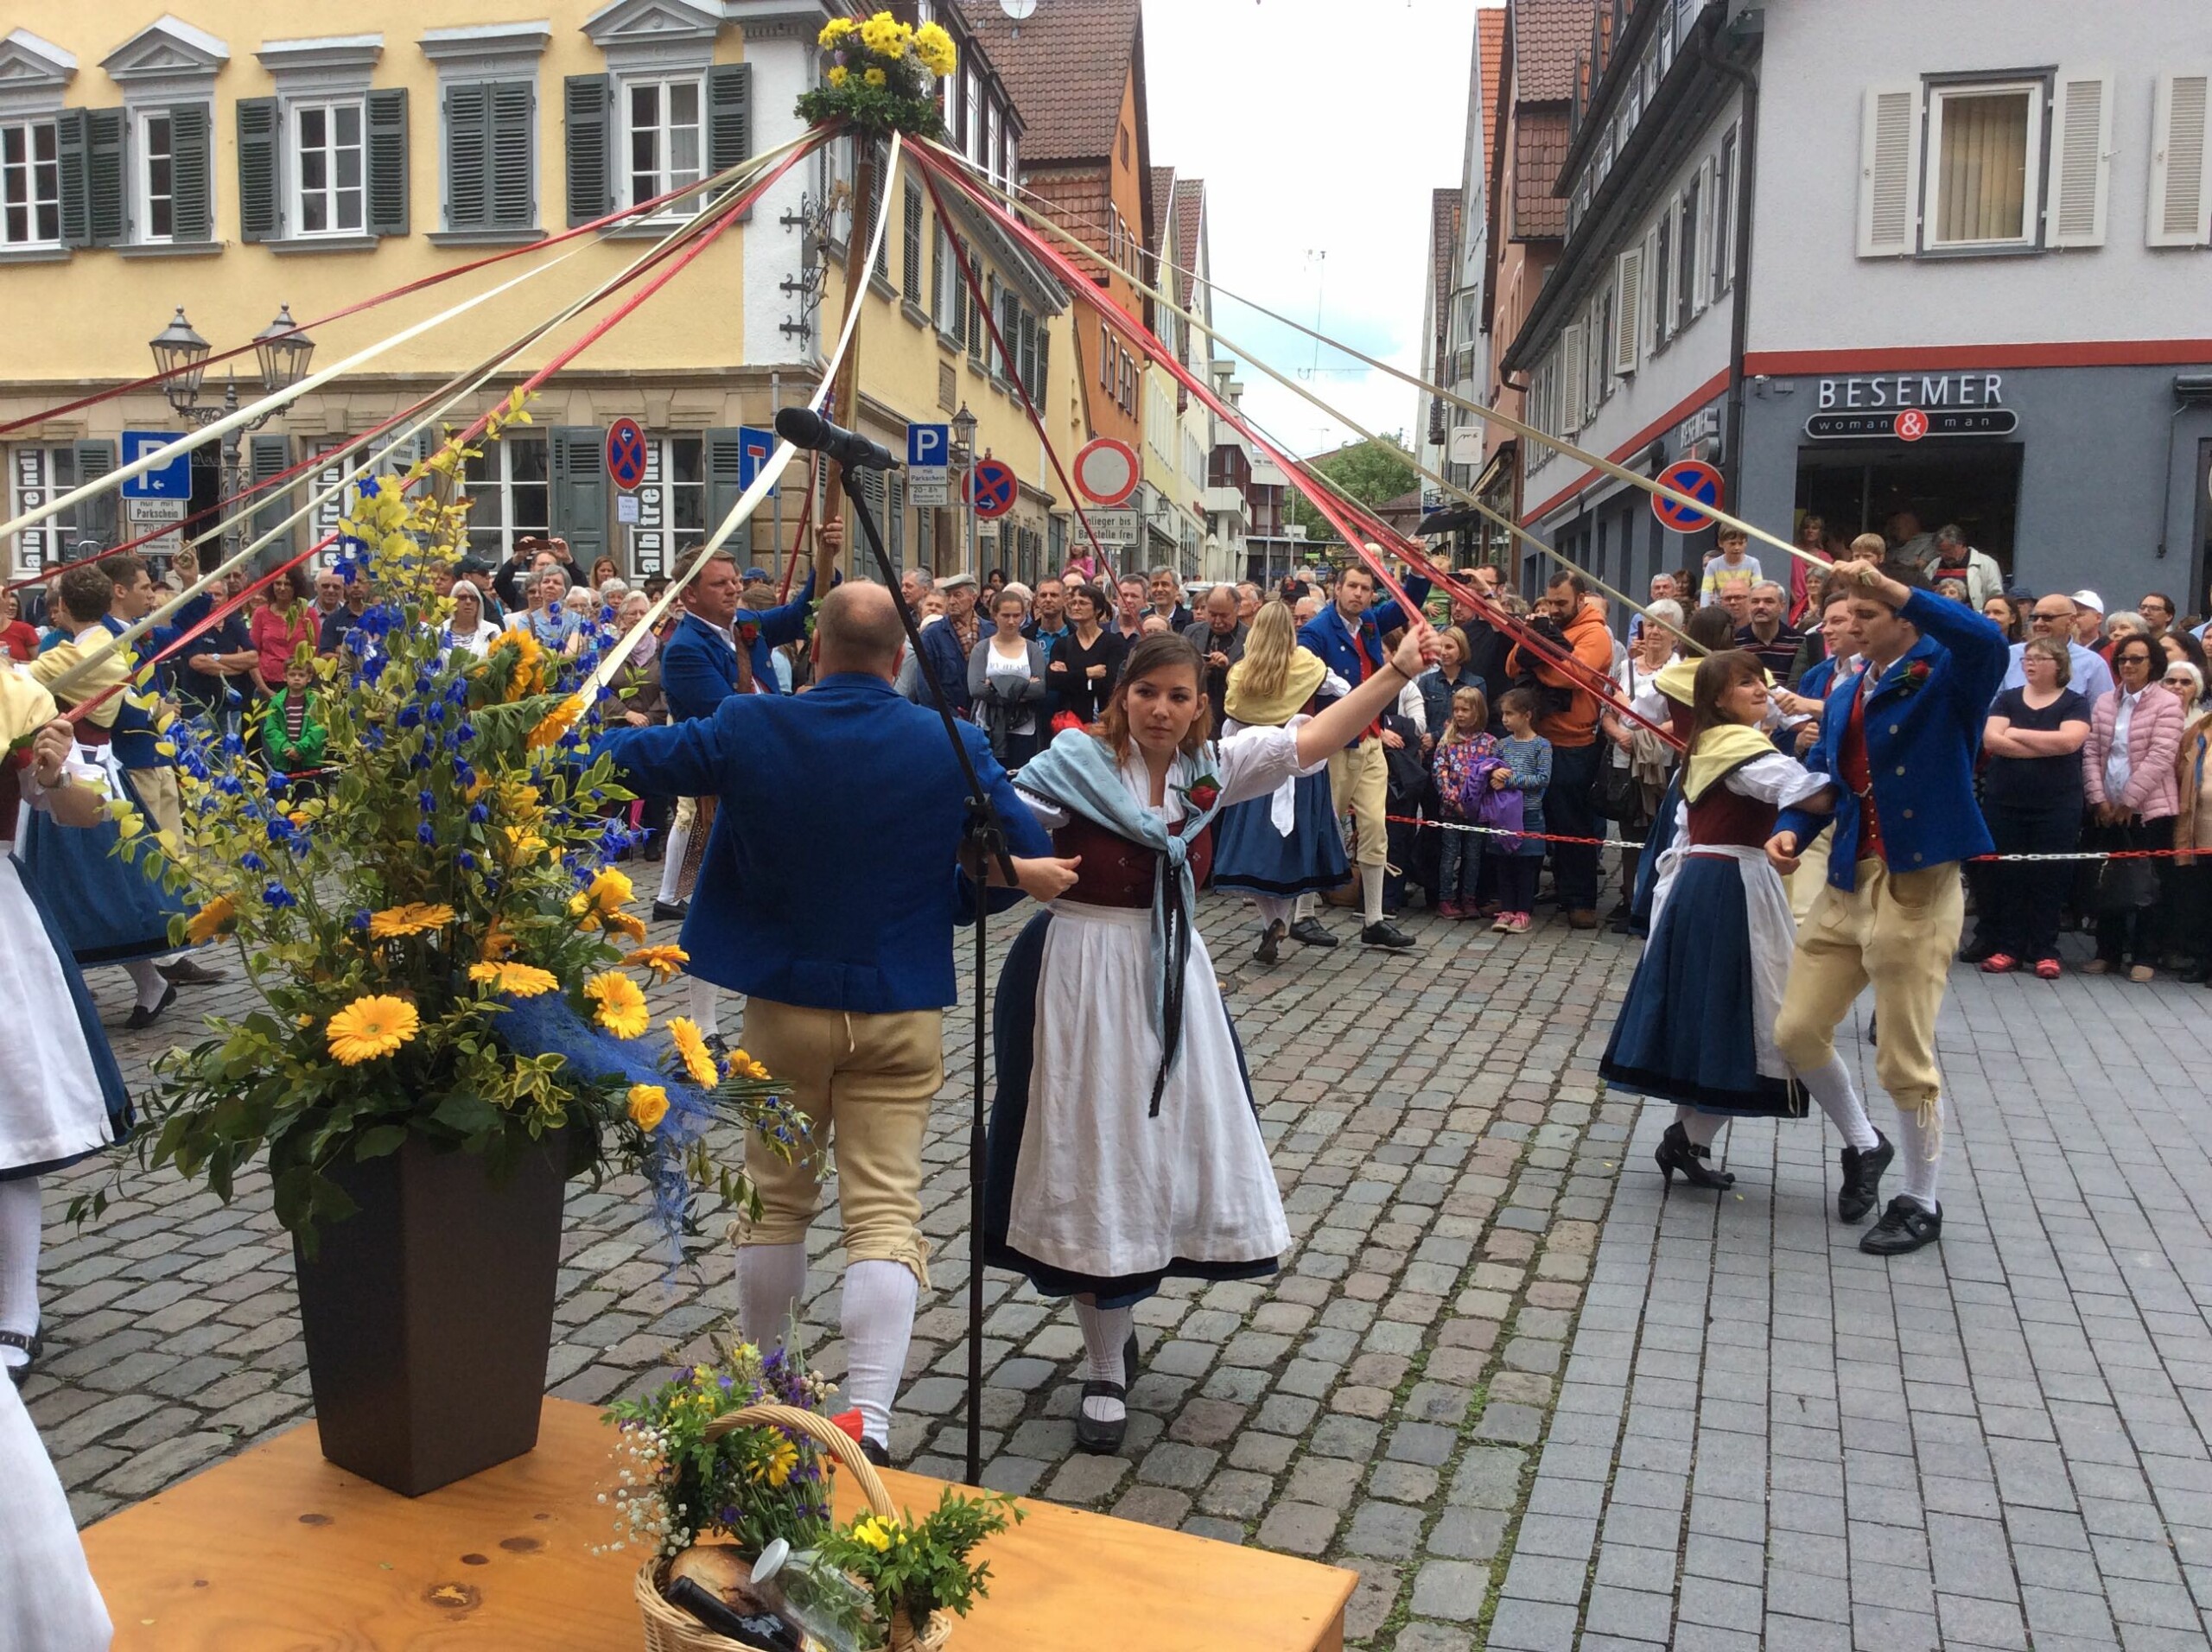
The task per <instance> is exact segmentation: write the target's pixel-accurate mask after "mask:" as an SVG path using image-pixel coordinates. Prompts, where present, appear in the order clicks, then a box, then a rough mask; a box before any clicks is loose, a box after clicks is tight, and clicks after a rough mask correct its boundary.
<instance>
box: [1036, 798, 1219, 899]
mask: <svg viewBox="0 0 2212 1652" xmlns="http://www.w3.org/2000/svg"><path fill="white" fill-rule="evenodd" d="M1052 852H1053V853H1054V854H1055V855H1059V856H1060V857H1061V858H1063V859H1066V858H1067V857H1069V856H1071V855H1081V856H1082V857H1083V864H1082V865H1081V866H1080V867H1077V868H1076V879H1075V886H1074V887H1073V888H1071V889H1070V890H1069V891H1068V892H1067V894H1066V895H1065V899H1069V900H1073V901H1079V902H1081V903H1083V904H1084V905H1089V906H1140V907H1141V906H1149V905H1152V891H1153V885H1154V881H1155V880H1156V878H1157V876H1158V868H1159V863H1160V851H1159V850H1158V849H1151V848H1146V847H1145V846H1144V845H1143V844H1141V843H1132V842H1130V841H1129V840H1128V838H1126V837H1123V836H1122V835H1121V834H1120V833H1118V832H1111V831H1109V830H1107V829H1106V828H1105V827H1103V826H1101V825H1099V824H1098V823H1096V822H1095V821H1090V820H1086V819H1084V817H1083V816H1080V815H1077V816H1076V817H1075V818H1074V819H1072V820H1071V821H1070V822H1069V823H1067V824H1066V825H1065V826H1063V827H1061V828H1060V829H1059V830H1058V831H1057V832H1054V833H1053V834H1052ZM1190 861H1191V876H1192V878H1194V879H1195V880H1197V881H1198V883H1200V884H1204V883H1205V880H1206V872H1207V869H1208V868H1209V867H1211V865H1212V863H1213V833H1212V832H1211V830H1201V831H1200V832H1199V834H1198V841H1197V842H1194V843H1192V845H1191V850H1190Z"/></svg>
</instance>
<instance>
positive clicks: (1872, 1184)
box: [1835, 1130, 1897, 1222]
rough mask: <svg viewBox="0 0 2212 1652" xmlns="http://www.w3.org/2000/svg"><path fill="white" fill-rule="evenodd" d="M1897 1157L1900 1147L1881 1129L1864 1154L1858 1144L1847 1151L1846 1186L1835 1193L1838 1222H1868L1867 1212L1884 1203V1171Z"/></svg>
mask: <svg viewBox="0 0 2212 1652" xmlns="http://www.w3.org/2000/svg"><path fill="white" fill-rule="evenodd" d="M1896 1157H1897V1148H1896V1147H1895V1146H1894V1145H1893V1144H1892V1143H1891V1141H1890V1139H1889V1137H1887V1136H1885V1135H1884V1134H1882V1133H1881V1132H1880V1131H1879V1130H1877V1131H1875V1132H1874V1145H1873V1146H1872V1147H1869V1148H1867V1149H1866V1151H1865V1152H1864V1153H1861V1152H1860V1151H1859V1149H1858V1148H1856V1147H1846V1148H1845V1149H1844V1150H1843V1185H1842V1186H1841V1187H1840V1188H1838V1189H1837V1190H1836V1194H1835V1216H1836V1220H1837V1221H1839V1222H1860V1221H1864V1220H1865V1219H1866V1212H1867V1211H1869V1210H1872V1209H1873V1208H1874V1207H1875V1206H1876V1205H1877V1204H1880V1203H1881V1200H1882V1172H1884V1171H1885V1170H1887V1169H1888V1168H1889V1167H1890V1160H1892V1159H1894V1158H1896Z"/></svg>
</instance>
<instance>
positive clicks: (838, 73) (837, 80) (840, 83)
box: [823, 65, 853, 92]
mask: <svg viewBox="0 0 2212 1652" xmlns="http://www.w3.org/2000/svg"><path fill="white" fill-rule="evenodd" d="M823 78H824V79H827V80H828V81H829V84H830V85H831V86H836V88H837V89H838V90H839V91H841V92H842V91H843V90H844V86H845V82H846V81H848V80H849V79H852V78H853V72H852V71H851V70H850V69H849V68H846V67H842V65H840V66H839V67H836V68H834V69H832V70H830V71H829V73H828V74H827V75H826V76H824V77H823Z"/></svg>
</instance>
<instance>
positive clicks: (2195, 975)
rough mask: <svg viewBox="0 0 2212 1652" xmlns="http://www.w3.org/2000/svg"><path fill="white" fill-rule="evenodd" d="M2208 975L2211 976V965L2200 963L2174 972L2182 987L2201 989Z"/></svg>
mask: <svg viewBox="0 0 2212 1652" xmlns="http://www.w3.org/2000/svg"><path fill="white" fill-rule="evenodd" d="M2176 975H2177V979H2178V980H2179V981H2180V982H2181V983H2182V985H2183V986H2184V987H2201V986H2202V985H2203V984H2204V982H2205V979H2206V977H2207V976H2208V975H2212V964H2207V963H2203V962H2202V961H2199V962H2197V963H2192V964H2190V966H2189V967H2188V968H2187V969H2181V970H2177V971H2176Z"/></svg>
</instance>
